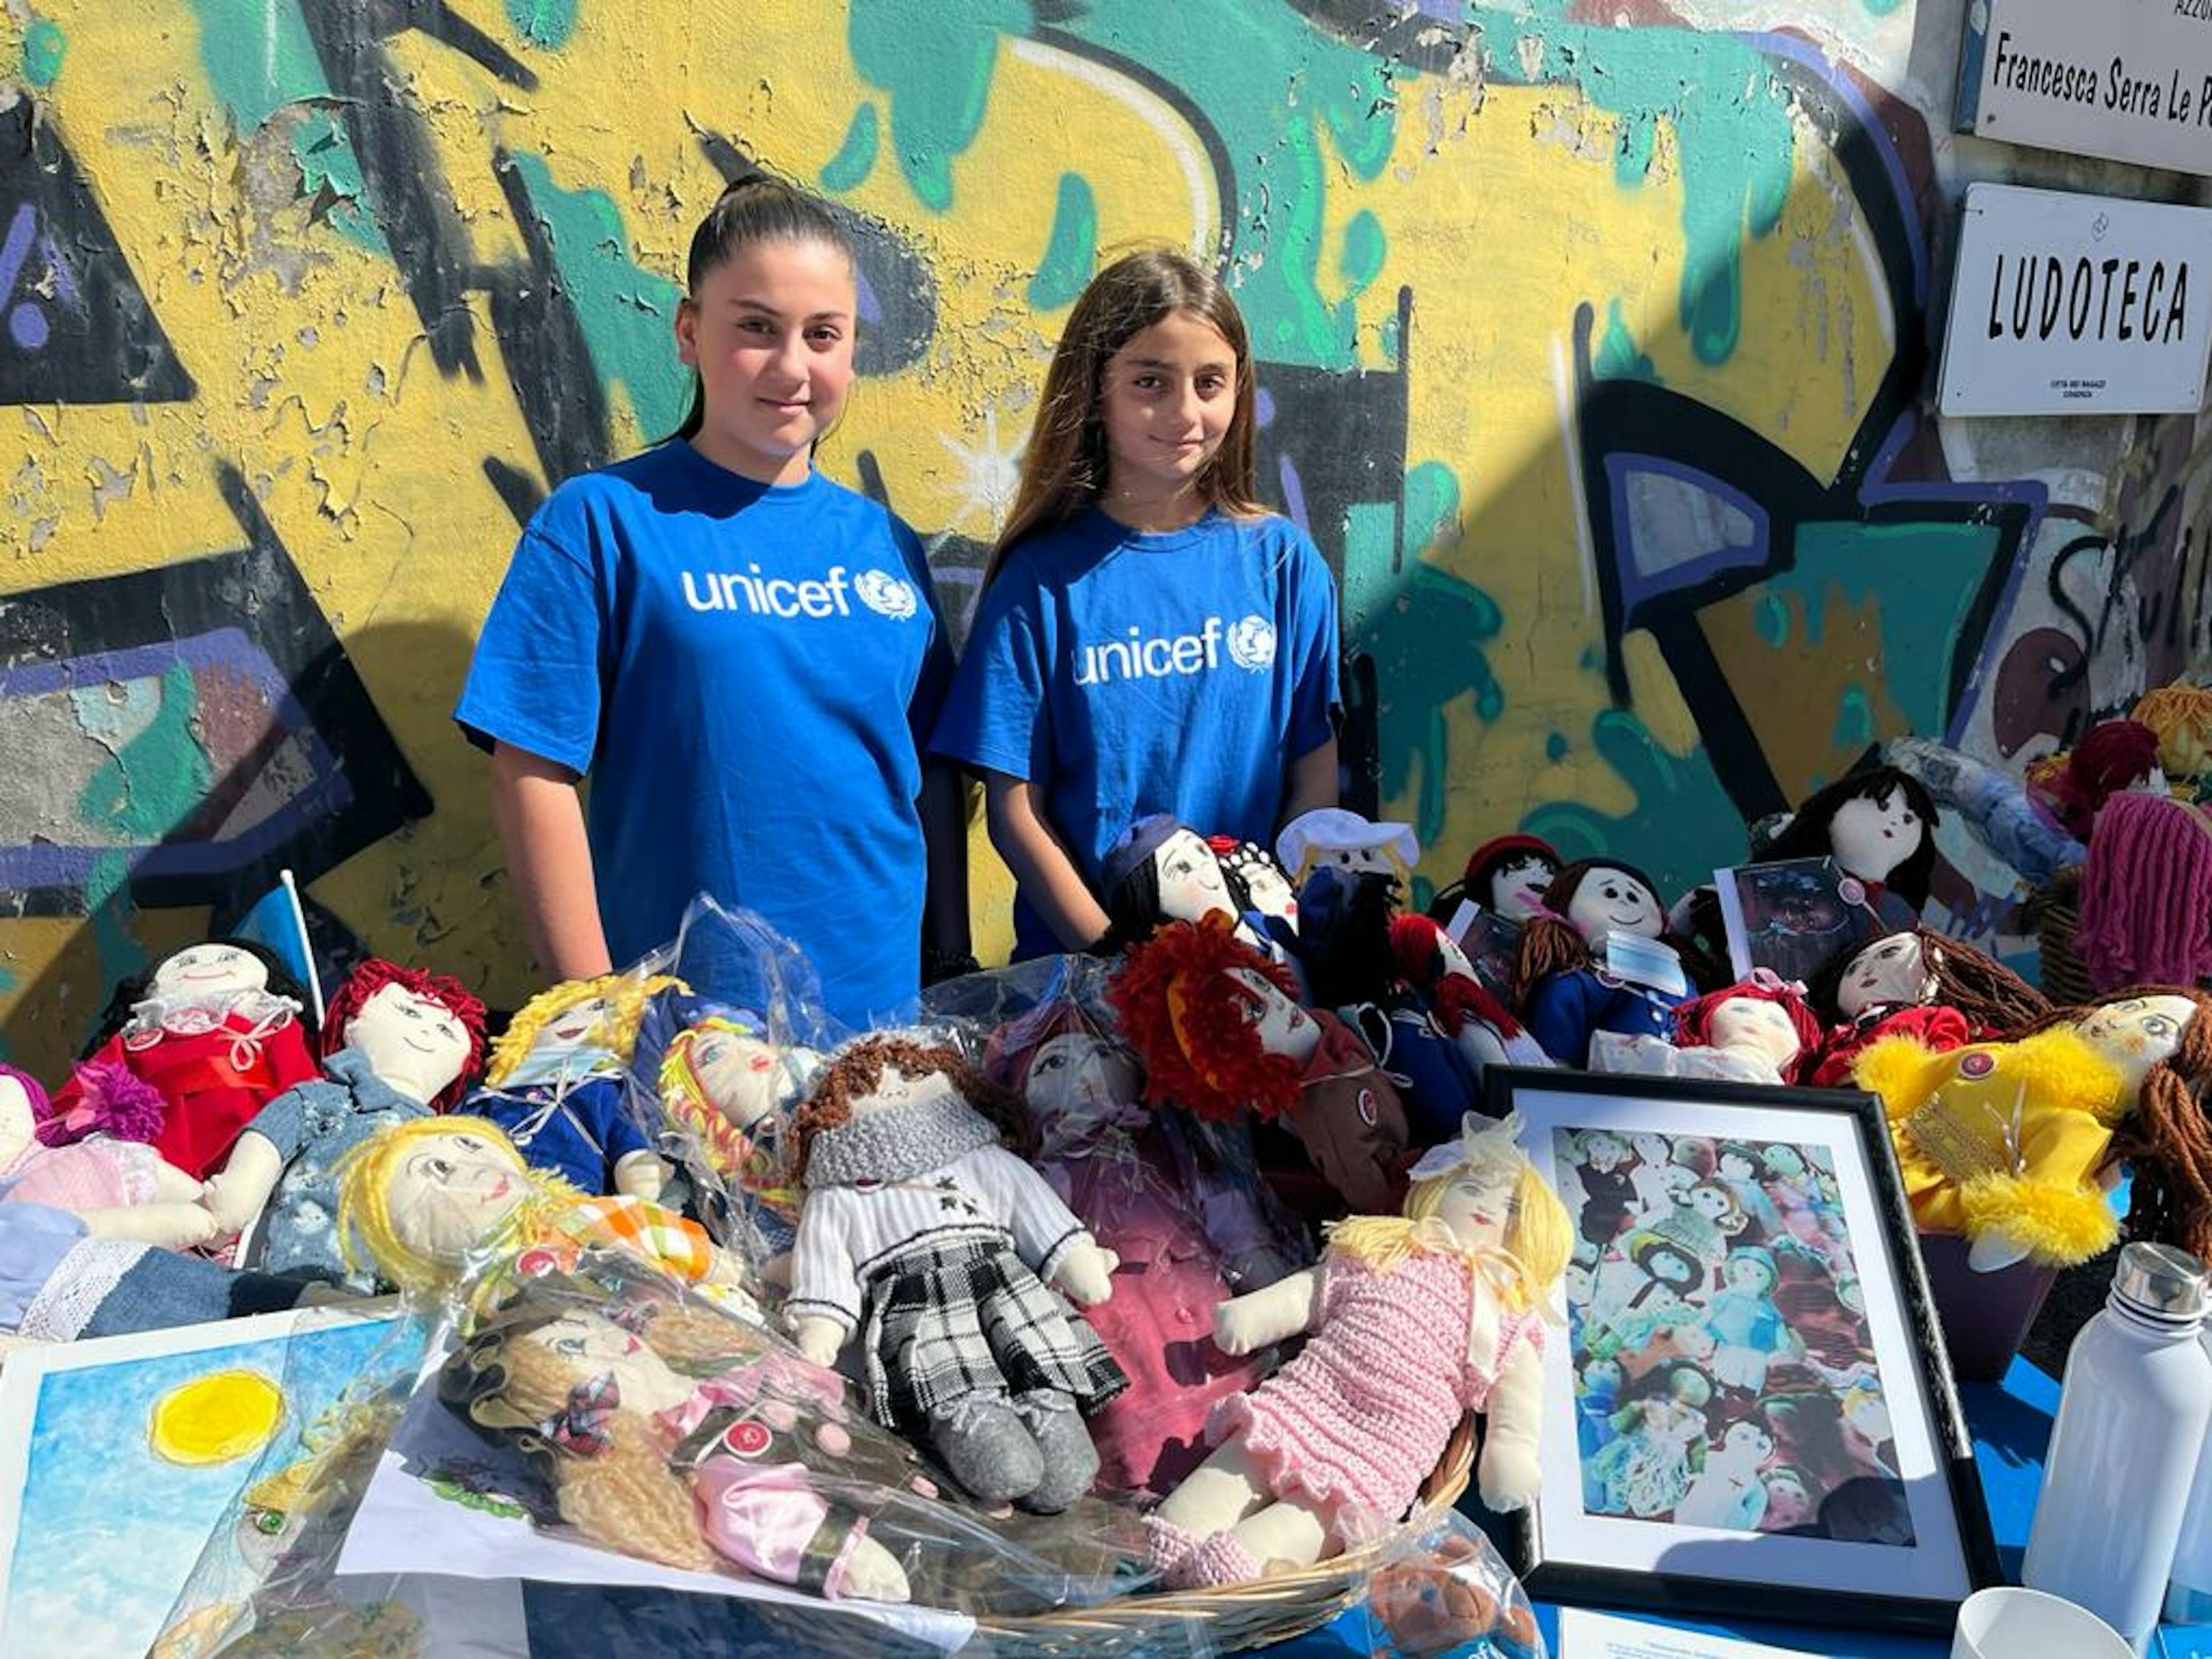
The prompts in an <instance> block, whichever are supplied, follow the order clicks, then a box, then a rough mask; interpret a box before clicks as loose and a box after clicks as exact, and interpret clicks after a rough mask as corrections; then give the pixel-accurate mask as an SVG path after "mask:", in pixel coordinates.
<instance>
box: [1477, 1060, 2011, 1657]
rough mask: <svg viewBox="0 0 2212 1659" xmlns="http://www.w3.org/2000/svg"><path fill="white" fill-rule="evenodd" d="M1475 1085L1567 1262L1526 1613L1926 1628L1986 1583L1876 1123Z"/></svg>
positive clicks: (1967, 1474) (1942, 1624)
mask: <svg viewBox="0 0 2212 1659" xmlns="http://www.w3.org/2000/svg"><path fill="white" fill-rule="evenodd" d="M1488 1076H1489V1088H1490V1090H1491V1103H1492V1108H1493V1109H1495V1110H1497V1111H1498V1112H1500V1113H1504V1112H1509V1111H1511V1112H1518V1113H1519V1114H1520V1120H1521V1124H1522V1137H1521V1139H1522V1147H1523V1148H1524V1149H1525V1150H1526V1151H1527V1152H1528V1155H1529V1157H1530V1158H1532V1159H1534V1162H1535V1164H1536V1167H1537V1168H1538V1169H1539V1170H1541V1171H1542V1172H1543V1173H1544V1174H1545V1175H1546V1176H1547V1177H1548V1178H1549V1180H1550V1181H1551V1182H1552V1183H1553V1187H1554V1188H1555V1190H1556V1191H1557V1192H1558V1193H1559V1196H1560V1198H1561V1199H1562V1200H1564V1201H1565V1206H1566V1208H1567V1212H1568V1214H1569V1216H1570V1218H1571V1223H1572V1227H1573V1234H1574V1243H1575V1253H1574V1257H1573V1260H1572V1261H1571V1265H1570V1266H1569V1267H1568V1268H1567V1271H1566V1275H1565V1281H1566V1282H1565V1297H1564V1301H1565V1316H1566V1328H1565V1329H1564V1330H1562V1331H1554V1332H1553V1333H1552V1334H1551V1336H1552V1340H1550V1341H1548V1342H1547V1345H1546V1348H1545V1359H1544V1366H1545V1376H1544V1429H1543V1432H1544V1446H1545V1454H1544V1456H1543V1459H1542V1462H1543V1469H1544V1474H1543V1483H1542V1489H1541V1494H1540V1496H1539V1498H1538V1499H1537V1502H1536V1504H1534V1506H1533V1508H1532V1509H1531V1510H1528V1512H1526V1513H1525V1514H1523V1515H1522V1516H1518V1517H1516V1519H1515V1523H1514V1528H1513V1532H1514V1536H1513V1539H1512V1543H1513V1544H1514V1546H1515V1548H1514V1551H1513V1553H1514V1554H1515V1556H1516V1559H1515V1561H1514V1565H1515V1568H1516V1571H1519V1572H1520V1573H1521V1575H1522V1579H1523V1581H1524V1582H1525V1583H1527V1585H1528V1591H1529V1594H1530V1595H1533V1596H1535V1597H1537V1598H1538V1599H1540V1600H1550V1601H1564V1602H1569V1603H1579V1602H1585V1601H1588V1602H1595V1603H1601V1604H1603V1603H1612V1604H1614V1605H1618V1606H1623V1607H1653V1608H1658V1609H1662V1610H1664V1611H1667V1612H1669V1613H1707V1614H1710V1615H1713V1616H1717V1617H1723V1618H1726V1617H1733V1616H1737V1615H1754V1616H1756V1615H1760V1614H1765V1615H1766V1616H1771V1614H1772V1612H1773V1609H1774V1607H1776V1606H1777V1605H1778V1598H1781V1600H1780V1602H1779V1604H1780V1605H1784V1606H1786V1607H1788V1608H1789V1609H1790V1616H1791V1617H1792V1618H1793V1619H1803V1620H1814V1621H1817V1622H1822V1623H1833V1624H1841V1625H1850V1626H1856V1627H1858V1628H1861V1629H1871V1628H1887V1629H1897V1630H1927V1631H1934V1632H1944V1631H1948V1630H1949V1629H1950V1628H1951V1623H1952V1619H1953V1616H1954V1613H1955V1610H1956V1607H1957V1605H1958V1603H1959V1601H1960V1599H1961V1598H1962V1597H1964V1596H1966V1595H1968V1594H1970V1593H1971V1592H1972V1591H1973V1590H1974V1589H1978V1588H1979V1587H1980V1586H1982V1585H1984V1584H1990V1583H2001V1582H2002V1578H2001V1576H2000V1574H1999V1571H1998V1566H1997V1560H1996V1546H1995V1543H1994V1542H1993V1541H1992V1538H1991V1535H1990V1523H1989V1516H1988V1513H1987V1511H1986V1510H1985V1509H1984V1505H1983V1499H1982V1493H1981V1487H1980V1484H1979V1482H1978V1480H1977V1479H1976V1476H1975V1472H1974V1466H1973V1447H1972V1439H1971V1438H1970V1437H1969V1436H1968V1433H1967V1431H1966V1419H1965V1417H1964V1415H1963V1413H1961V1412H1960V1407H1959V1401H1958V1395H1957V1393H1956V1390H1955V1389H1954V1386H1953V1383H1952V1378H1951V1370H1950V1365H1949V1362H1948V1359H1947V1358H1946V1357H1945V1355H1944V1352H1943V1346H1942V1339H1941V1336H1940V1334H1939V1333H1938V1331H1937V1328H1936V1317H1935V1313H1934V1310H1933V1307H1932V1304H1930V1301H1929V1291H1928V1281H1927V1278H1926V1275H1925V1273H1924V1272H1923V1268H1922V1266H1921V1261H1920V1254H1919V1250H1918V1249H1917V1246H1916V1245H1915V1243H1913V1235H1912V1223H1911V1214H1910V1212H1908V1211H1907V1209H1906V1207H1905V1195H1904V1192H1903V1189H1902V1188H1901V1187H1900V1185H1899V1181H1898V1176H1897V1166H1896V1163H1895V1161H1894V1159H1893V1157H1892V1154H1891V1152H1890V1143H1889V1134H1888V1131H1887V1127H1886V1126H1885V1124H1884V1122H1883V1120H1882V1115H1881V1108H1880V1105H1879V1104H1878V1103H1876V1101H1875V1099H1874V1097H1872V1096H1870V1095H1863V1094H1857V1093H1845V1092H1841V1091H1826V1090H1814V1089H1771V1088H1760V1087H1755V1086H1753V1085H1742V1084H1723V1083H1704V1082H1697V1081H1691V1080H1678V1079H1656V1078H1636V1077H1607V1076H1600V1075H1595V1074H1587V1073H1576V1072H1559V1071H1534V1070H1527V1069H1516V1068H1510V1067H1500V1066H1493V1067H1492V1068H1491V1071H1490V1073H1489V1074H1488ZM1567 1447H1571V1448H1573V1449H1574V1455H1572V1456H1568V1455H1564V1454H1563V1453H1562V1452H1560V1451H1559V1450H1558V1449H1559V1448H1567Z"/></svg>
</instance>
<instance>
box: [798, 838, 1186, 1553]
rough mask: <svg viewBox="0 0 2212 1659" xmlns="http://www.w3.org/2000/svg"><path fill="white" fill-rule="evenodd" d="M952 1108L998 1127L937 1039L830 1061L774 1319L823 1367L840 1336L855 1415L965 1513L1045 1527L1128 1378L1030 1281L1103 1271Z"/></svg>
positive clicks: (1094, 1280) (1086, 1295)
mask: <svg viewBox="0 0 2212 1659" xmlns="http://www.w3.org/2000/svg"><path fill="white" fill-rule="evenodd" d="M1208 856H1209V857H1210V856H1211V854H1208ZM975 1103H987V1104H989V1105H990V1106H991V1107H993V1108H994V1109H995V1110H997V1111H998V1112H999V1113H1000V1116H1001V1118H1002V1120H1004V1121H1012V1102H1011V1101H1009V1100H1007V1099H1006V1097H1005V1096H1004V1095H1003V1093H1002V1092H1001V1091H999V1090H998V1089H997V1088H996V1086H995V1085H993V1084H991V1083H990V1082H989V1081H988V1080H987V1079H985V1078H983V1077H982V1076H981V1074H980V1073H976V1072H975V1071H974V1070H973V1069H972V1068H971V1067H969V1065H968V1064H967V1062H966V1061H965V1060H963V1058H962V1057H961V1055H960V1054H959V1052H958V1051H957V1049H954V1048H949V1047H946V1046H944V1045H942V1044H938V1043H932V1042H925V1041H920V1040H917V1039H916V1038H915V1037H913V1036H896V1035H894V1036H882V1035H878V1036H870V1037H866V1038H863V1039H861V1040H860V1041H859V1042H854V1043H852V1044H849V1045H848V1046H847V1047H846V1048H843V1049H842V1050H840V1051H839V1052H838V1053H836V1054H833V1055H832V1056H831V1057H830V1059H829V1063H828V1064H827V1065H826V1066H824V1067H823V1070H822V1072H821V1073H820V1075H818V1076H817V1078H816V1079H815V1081H814V1085H813V1088H812V1090H811V1092H810V1094H809V1097H808V1100H807V1103H806V1105H805V1109H803V1111H802V1112H801V1114H800V1117H799V1175H800V1179H801V1181H802V1182H803V1183H804V1185H805V1200H804V1202H803V1204H802V1205H801V1206H800V1210H799V1238H798V1243H797V1245H796V1246H795V1248H794V1249H793V1256H792V1286H791V1296H790V1297H789V1299H788V1300H787V1302H786V1303H785V1304H784V1316H785V1318H786V1319H787V1321H788V1322H789V1324H790V1327H791V1332H792V1335H793V1340H795V1341H796V1342H797V1343H798V1345H799V1350H800V1352H803V1353H805V1354H806V1356H807V1357H808V1358H811V1359H814V1360H817V1361H818V1362H821V1363H823V1364H827V1363H829V1361H830V1360H831V1359H832V1358H835V1357H836V1352H837V1350H838V1348H839V1347H840V1346H842V1344H843V1342H844V1340H846V1338H847V1337H848V1336H850V1335H852V1334H854V1333H855V1332H858V1333H859V1334H860V1360H861V1364H862V1367H863V1370H864V1373H865V1378H866V1396H867V1401H868V1408H869V1411H870V1413H871V1414H872V1415H873V1416H874V1418H875V1419H876V1420H877V1421H878V1422H879V1423H882V1424H884V1425H886V1426H887V1427H890V1428H893V1429H896V1430H897V1431H900V1432H901V1433H902V1434H904V1435H906V1436H907V1437H909V1438H910V1439H914V1440H916V1441H920V1442H925V1443H927V1444H929V1445H931V1446H933V1448H934V1449H936V1451H937V1453H938V1455H939V1456H941V1457H942V1458H944V1460H945V1466H946V1467H947V1468H950V1469H951V1472H952V1474H953V1477H954V1479H956V1480H958V1481H959V1482H960V1484H961V1485H962V1486H964V1487H966V1488H967V1489H968V1490H969V1492H972V1493H973V1494H974V1495H975V1497H976V1498H980V1499H981V1500H982V1501H983V1502H985V1503H987V1504H999V1503H1007V1502H1012V1503H1014V1504H1018V1505H1020V1506H1021V1507H1023V1508H1024V1509H1029V1510H1036V1511H1037V1512H1039V1513H1044V1514H1052V1513H1057V1512H1058V1511H1060V1510H1064V1509H1066V1507H1067V1506H1068V1505H1069V1504H1073V1502H1074V1501H1075V1500H1076V1499H1077V1498H1080V1497H1081V1496H1082V1495H1083V1494H1084V1493H1085V1492H1087V1491H1089V1490H1090V1487H1091V1481H1092V1480H1093V1479H1094V1478H1095V1477H1096V1475H1097V1470H1098V1454H1097V1449H1096V1447H1094V1446H1093V1445H1092V1443H1091V1437H1090V1434H1089V1432H1088V1431H1087V1430H1086V1429H1085V1427H1084V1424H1083V1417H1084V1415H1085V1414H1087V1413H1091V1412H1094V1411H1096V1410H1097V1409H1098V1408H1099V1407H1103V1406H1104V1405H1105V1404H1106V1403H1107V1402H1108V1401H1110V1400H1112V1399H1113V1398H1115V1395H1118V1394H1119V1393H1120V1392H1121V1390H1122V1389H1125V1388H1126V1387H1127V1382H1128V1379H1127V1377H1126V1376H1124V1375H1123V1374H1122V1372H1121V1368H1120V1367H1119V1366H1118V1365H1116V1364H1115V1363H1114V1361H1113V1359H1112V1358H1111V1357H1110V1356H1109V1354H1108V1353H1107V1352H1106V1349H1105V1347H1104V1346H1103V1344H1102V1343H1101V1342H1100V1341H1099V1340H1098V1336H1097V1333H1096V1332H1095V1331H1093V1330H1092V1329H1091V1327H1090V1326H1089V1325H1088V1324H1086V1323H1085V1322H1084V1321H1083V1319H1082V1318H1081V1317H1080V1316H1079V1315H1077V1314H1076V1313H1075V1312H1074V1311H1073V1310H1071V1309H1070V1308H1069V1307H1068V1306H1067V1304H1066V1302H1064V1301H1062V1300H1061V1298H1060V1296H1059V1295H1055V1294H1054V1290H1053V1289H1051V1288H1048V1286H1052V1287H1056V1288H1057V1290H1058V1291H1060V1292H1062V1293H1064V1294H1065V1296H1066V1297H1067V1298H1069V1299H1070V1300H1072V1301H1073V1302H1075V1303H1077V1304H1081V1305H1084V1306H1090V1305H1092V1304H1097V1303H1102V1302H1104V1301H1106V1300H1107V1299H1108V1297H1110V1296H1111V1295H1112V1293H1113V1282H1112V1273H1113V1272H1114V1268H1115V1265H1116V1263H1115V1259H1114V1257H1113V1255H1111V1254H1110V1253H1109V1252H1108V1251H1106V1250H1103V1249H1100V1248H1099V1246H1098V1244H1097V1241H1096V1240H1094V1239H1093V1238H1092V1237H1091V1233H1090V1231H1089V1230H1088V1229H1086V1228H1085V1226H1084V1225H1083V1224H1082V1223H1081V1222H1080V1221H1079V1220H1078V1219H1077V1218H1075V1216H1074V1215H1073V1213H1072V1212H1070V1211H1069V1210H1068V1208H1067V1206H1066V1204H1064V1203H1062V1202H1061V1201H1060V1196H1059V1194H1056V1193H1054V1191H1053V1189H1052V1188H1051V1186H1050V1185H1049V1184H1048V1182H1046V1181H1045V1179H1044V1177H1043V1176H1041V1175H1039V1174H1038V1173H1037V1172H1036V1170H1033V1169H1031V1168H1030V1166H1029V1165H1028V1164H1024V1163H1023V1162H1022V1160H1021V1159H1020V1158H1017V1157H1015V1156H1014V1155H1013V1154H1012V1152H1008V1151H1007V1150H1006V1147H1005V1146H1002V1145H1001V1144H1000V1129H999V1127H998V1125H997V1124H995V1123H994V1122H993V1121H991V1120H990V1119H988V1118H987V1117H985V1116H984V1115H982V1113H981V1112H979V1111H978V1110H977V1109H976V1107H975Z"/></svg>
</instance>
